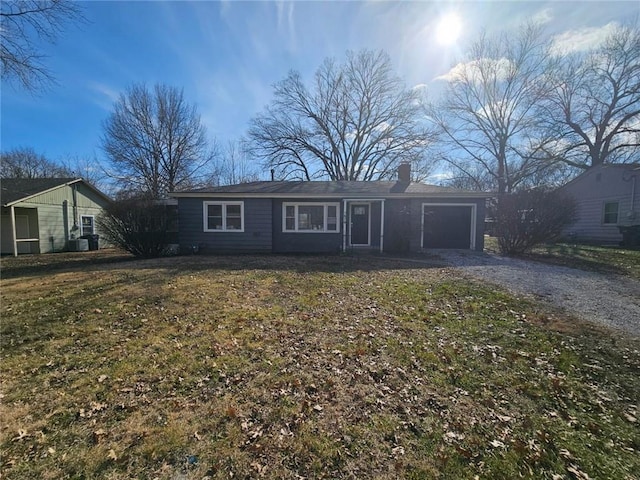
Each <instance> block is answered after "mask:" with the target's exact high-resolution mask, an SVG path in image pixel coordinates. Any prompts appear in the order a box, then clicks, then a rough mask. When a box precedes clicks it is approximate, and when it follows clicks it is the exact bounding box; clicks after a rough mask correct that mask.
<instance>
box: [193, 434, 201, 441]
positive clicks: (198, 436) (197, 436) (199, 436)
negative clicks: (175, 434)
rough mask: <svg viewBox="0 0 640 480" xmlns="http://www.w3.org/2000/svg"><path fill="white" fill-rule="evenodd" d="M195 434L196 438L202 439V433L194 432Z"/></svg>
mask: <svg viewBox="0 0 640 480" xmlns="http://www.w3.org/2000/svg"><path fill="white" fill-rule="evenodd" d="M193 436H194V437H195V439H196V440H198V441H200V440H202V435H200V434H199V433H198V432H194V434H193Z"/></svg>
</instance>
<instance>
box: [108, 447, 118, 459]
mask: <svg viewBox="0 0 640 480" xmlns="http://www.w3.org/2000/svg"><path fill="white" fill-rule="evenodd" d="M107 458H108V459H109V460H113V461H114V462H115V461H116V460H117V459H118V456H117V455H116V452H115V451H114V450H113V448H112V449H111V450H109V454H108V455H107Z"/></svg>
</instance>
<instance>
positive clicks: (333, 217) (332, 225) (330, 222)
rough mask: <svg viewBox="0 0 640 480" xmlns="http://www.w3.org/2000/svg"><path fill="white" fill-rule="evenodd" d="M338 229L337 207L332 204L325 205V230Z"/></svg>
mask: <svg viewBox="0 0 640 480" xmlns="http://www.w3.org/2000/svg"><path fill="white" fill-rule="evenodd" d="M337 229H338V216H337V208H336V207H335V206H334V205H329V206H328V207H327V230H331V231H336V230H337Z"/></svg>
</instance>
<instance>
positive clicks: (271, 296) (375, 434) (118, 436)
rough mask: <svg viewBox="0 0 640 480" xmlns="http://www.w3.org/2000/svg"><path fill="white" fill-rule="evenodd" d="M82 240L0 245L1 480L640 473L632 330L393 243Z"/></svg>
mask: <svg viewBox="0 0 640 480" xmlns="http://www.w3.org/2000/svg"><path fill="white" fill-rule="evenodd" d="M82 255H85V257H84V260H83V258H82V257H80V259H79V260H77V261H70V259H72V258H75V257H73V256H72V257H69V258H68V259H65V257H64V255H61V256H55V258H54V256H51V257H50V258H49V259H46V258H44V260H43V257H40V258H39V260H38V261H37V262H40V264H39V265H37V266H35V267H33V266H31V267H30V266H27V265H20V263H19V262H18V263H15V264H14V263H12V262H14V260H13V259H3V261H2V267H3V272H2V274H3V280H2V306H1V313H2V385H1V395H2V399H1V411H0V425H1V426H0V435H1V437H0V448H1V449H2V452H3V455H2V471H3V476H4V477H5V478H7V479H13V478H15V479H18V478H20V479H22V478H198V479H201V478H204V477H208V478H231V477H232V476H233V478H292V479H293V478H398V477H400V478H474V477H475V476H478V477H480V478H505V479H506V478H516V477H518V476H522V477H528V478H587V475H588V476H589V478H620V479H637V478H638V477H637V472H638V471H640V460H638V449H640V427H639V426H638V421H637V418H638V411H637V409H638V406H637V399H638V398H640V378H639V376H638V375H637V372H638V371H639V368H640V352H639V350H640V348H639V346H640V342H639V341H638V340H637V339H622V338H618V337H616V336H614V335H613V334H609V333H608V332H606V331H603V330H595V329H594V328H593V327H590V326H588V325H584V324H581V323H579V322H578V321H576V320H575V319H571V318H567V317H560V316H557V315H555V314H553V313H551V312H548V311H544V310H540V309H539V308H538V307H537V306H536V305H534V304H531V303H528V302H525V301H523V300H521V299H518V298H514V297H512V296H509V295H507V294H504V293H502V292H496V291H492V290H490V289H487V288H486V287H484V286H482V285H479V284H473V283H469V281H468V280H462V279H461V278H459V277H457V276H456V274H455V273H454V272H453V271H451V270H448V269H442V268H441V267H434V268H428V267H424V268H413V267H411V268H410V266H409V265H408V264H406V263H395V262H392V261H389V260H385V259H382V258H366V259H360V258H357V257H354V258H352V257H284V256H265V257H257V256H240V257H178V258H171V259H163V260H155V261H150V260H147V261H126V262H123V261H121V260H122V259H123V258H124V257H122V258H121V257H119V256H118V255H117V254H113V253H112V254H105V253H101V255H104V256H105V257H104V258H99V257H90V255H91V252H90V253H89V254H82ZM89 258H93V259H94V260H96V261H90V260H88V259H89ZM7 260H9V261H8V262H7ZM18 260H21V259H18ZM98 260H99V261H98ZM116 260H119V261H116ZM27 261H29V260H27ZM31 261H32V262H34V259H31ZM43 262H44V263H43ZM50 262H53V263H54V264H56V265H47V263H50ZM59 263H62V264H66V265H59ZM554 476H555V477H554Z"/></svg>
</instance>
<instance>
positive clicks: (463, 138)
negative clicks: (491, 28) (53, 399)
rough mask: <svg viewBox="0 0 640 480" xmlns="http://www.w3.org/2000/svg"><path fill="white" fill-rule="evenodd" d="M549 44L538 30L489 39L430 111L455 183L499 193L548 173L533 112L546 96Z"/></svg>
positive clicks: (474, 47) (458, 71)
mask: <svg viewBox="0 0 640 480" xmlns="http://www.w3.org/2000/svg"><path fill="white" fill-rule="evenodd" d="M546 51H547V50H546V48H545V42H544V41H542V40H541V32H540V29H539V27H537V26H535V25H533V24H529V25H525V26H523V27H522V29H521V31H520V33H519V34H517V35H515V36H510V35H508V34H506V33H505V34H503V35H501V36H499V37H497V38H489V37H487V36H485V35H483V36H482V37H481V38H480V39H479V40H478V41H477V42H475V43H474V44H473V45H472V46H471V47H470V49H469V52H468V55H467V58H466V63H460V64H458V65H457V66H455V67H454V68H453V69H452V70H451V71H450V72H449V74H448V75H446V76H445V80H447V82H448V83H447V87H446V90H445V93H444V95H443V97H442V100H441V101H440V102H439V103H437V104H435V105H431V106H430V107H429V116H430V117H431V118H432V119H433V121H434V122H435V123H436V125H437V126H438V129H439V132H440V134H441V142H440V145H441V150H442V151H441V155H442V157H443V158H444V159H445V160H446V161H447V162H448V163H449V164H450V165H452V166H453V167H454V170H455V171H456V172H457V173H456V175H455V178H458V179H460V177H468V180H467V181H465V182H463V183H466V184H471V185H475V186H477V187H478V188H486V187H487V186H491V188H493V189H495V190H497V191H498V192H499V193H505V192H510V191H512V190H514V189H516V188H517V187H518V186H519V185H520V184H521V183H522V182H524V181H525V180H526V179H527V178H530V177H531V176H534V175H539V174H540V172H541V171H542V170H545V169H547V168H550V165H552V163H553V162H549V159H548V156H547V152H546V150H545V148H544V147H545V145H546V144H547V143H548V141H549V140H548V139H547V138H545V137H544V136H541V134H540V132H541V128H540V125H539V121H538V119H537V117H536V115H535V106H536V105H537V104H538V103H539V102H540V101H541V99H542V98H544V96H545V95H546V85H547V83H546V81H545V77H544V67H545V65H546V63H547V62H546V60H547V54H546Z"/></svg>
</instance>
